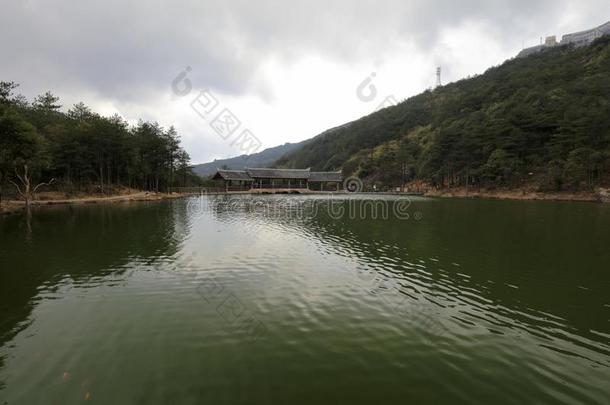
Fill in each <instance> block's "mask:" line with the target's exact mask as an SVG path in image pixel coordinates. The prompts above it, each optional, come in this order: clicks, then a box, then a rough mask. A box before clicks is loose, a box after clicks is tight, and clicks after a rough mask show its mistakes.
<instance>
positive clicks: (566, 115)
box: [276, 37, 610, 191]
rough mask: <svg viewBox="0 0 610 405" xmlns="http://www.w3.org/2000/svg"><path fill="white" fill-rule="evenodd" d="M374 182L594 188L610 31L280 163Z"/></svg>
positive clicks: (439, 93) (603, 141)
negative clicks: (337, 171)
mask: <svg viewBox="0 0 610 405" xmlns="http://www.w3.org/2000/svg"><path fill="white" fill-rule="evenodd" d="M276 165H277V166H281V167H292V168H300V167H312V168H313V169H316V170H336V169H343V172H344V175H346V176H348V175H357V176H359V177H361V178H363V179H364V180H365V181H366V182H367V183H368V184H373V183H374V184H377V185H379V186H386V187H397V186H399V185H400V184H401V183H402V181H403V179H404V180H405V182H409V181H423V182H426V183H428V184H429V185H431V186H435V187H439V188H442V187H451V186H466V185H468V186H479V187H491V188H493V187H503V188H519V187H525V186H528V187H532V186H533V187H536V188H537V189H539V190H548V191H566V190H587V189H591V188H593V187H595V186H597V185H601V184H605V183H607V181H608V177H609V166H610V37H606V38H602V39H600V40H598V41H596V42H595V43H593V44H592V45H591V46H588V47H585V48H579V49H573V48H569V47H559V48H555V49H550V50H548V51H545V52H543V53H540V54H538V55H533V56H530V57H527V58H523V59H513V60H509V61H507V62H506V63H504V64H503V65H501V66H499V67H494V68H491V69H489V70H488V71H487V72H485V73H484V74H482V75H480V76H477V77H474V78H471V79H466V80H462V81H459V82H456V83H453V84H450V85H447V86H444V87H442V88H439V89H436V90H434V91H427V92H425V93H423V94H420V95H418V96H415V97H413V98H410V99H408V100H406V101H404V102H402V103H400V104H399V105H397V106H394V107H390V108H387V109H384V110H382V111H379V112H377V113H374V114H372V115H369V116H367V117H364V118H362V119H360V120H358V121H355V122H353V123H351V124H349V125H346V126H343V127H341V128H339V129H337V130H336V131H333V132H332V133H328V134H323V135H320V136H318V137H316V138H314V139H313V140H312V141H311V142H309V143H307V144H306V145H304V146H303V147H302V148H301V149H300V150H298V151H296V152H294V153H292V154H289V155H287V156H285V157H284V158H282V159H280V160H279V161H278V162H277V163H276Z"/></svg>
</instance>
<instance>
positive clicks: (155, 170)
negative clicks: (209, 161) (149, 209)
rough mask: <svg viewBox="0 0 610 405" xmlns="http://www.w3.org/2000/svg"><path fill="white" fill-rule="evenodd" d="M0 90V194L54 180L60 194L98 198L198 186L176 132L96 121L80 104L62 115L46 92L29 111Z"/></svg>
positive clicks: (1, 85) (11, 92)
mask: <svg viewBox="0 0 610 405" xmlns="http://www.w3.org/2000/svg"><path fill="white" fill-rule="evenodd" d="M17 87H18V86H17V85H16V84H14V83H12V82H0V186H4V190H5V191H6V190H7V186H9V185H10V186H11V187H10V189H12V190H17V189H18V190H19V191H20V194H23V193H24V192H26V191H28V190H29V192H33V191H34V188H35V187H36V186H37V185H38V184H40V183H49V182H51V180H53V184H52V186H53V188H59V189H62V190H64V191H66V190H67V191H70V192H72V191H80V190H89V191H90V190H92V189H94V190H95V192H101V193H105V192H107V191H108V190H109V189H110V188H112V187H115V186H121V187H131V188H137V189H141V190H154V191H167V190H169V189H170V188H171V187H175V186H184V185H189V184H191V183H193V182H198V181H199V178H198V177H197V176H195V175H194V174H193V173H192V171H191V169H190V163H189V155H188V154H187V153H186V151H185V150H184V149H182V148H181V147H180V139H179V137H178V134H177V133H176V131H175V129H174V128H173V127H172V128H169V129H164V128H162V127H160V126H159V125H158V124H157V123H149V122H143V121H140V122H139V123H138V124H137V125H136V126H133V127H130V126H129V125H128V124H127V123H126V122H125V121H124V120H123V119H122V118H121V117H120V116H118V115H115V116H113V117H102V116H100V115H99V114H96V113H95V112H93V111H91V109H90V108H88V107H87V106H85V105H84V104H83V103H79V104H76V105H74V106H73V107H72V108H71V109H69V110H68V112H67V113H64V112H61V111H60V108H61V106H60V104H59V99H58V98H57V97H55V96H54V95H53V94H51V93H50V92H47V93H45V94H43V95H41V96H39V97H37V98H36V99H35V100H34V101H33V102H32V103H29V102H28V101H27V100H26V99H25V97H23V96H21V95H15V91H16V88H17Z"/></svg>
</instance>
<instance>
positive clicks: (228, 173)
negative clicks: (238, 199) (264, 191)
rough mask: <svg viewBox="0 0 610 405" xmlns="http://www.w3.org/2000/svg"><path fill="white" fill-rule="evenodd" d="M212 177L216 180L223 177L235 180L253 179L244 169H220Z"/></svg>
mask: <svg viewBox="0 0 610 405" xmlns="http://www.w3.org/2000/svg"><path fill="white" fill-rule="evenodd" d="M212 178H213V179H214V180H218V179H223V180H233V181H236V180H242V181H252V177H250V176H249V175H248V173H246V172H245V171H243V170H218V171H217V172H216V174H215V175H214V177H212Z"/></svg>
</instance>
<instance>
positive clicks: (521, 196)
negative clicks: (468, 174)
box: [424, 187, 610, 203]
mask: <svg viewBox="0 0 610 405" xmlns="http://www.w3.org/2000/svg"><path fill="white" fill-rule="evenodd" d="M424 195H425V196H427V197H442V198H488V199H496V200H540V201H585V202H606V203H610V194H609V191H608V190H606V189H598V190H597V191H594V192H593V191H589V192H586V191H583V192H540V191H531V190H519V189H516V190H515V189H511V190H508V189H507V190H499V189H496V190H487V189H473V188H470V189H467V188H465V187H458V188H446V189H439V190H428V191H427V192H426V193H425V194H424Z"/></svg>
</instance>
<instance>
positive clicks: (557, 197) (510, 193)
mask: <svg viewBox="0 0 610 405" xmlns="http://www.w3.org/2000/svg"><path fill="white" fill-rule="evenodd" d="M244 194H247V193H244ZM378 194H383V193H378ZM392 194H394V193H392ZM404 194H406V195H421V196H423V197H433V198H460V199H488V200H507V201H566V202H591V203H602V204H603V203H610V189H599V190H598V191H597V192H580V193H568V192H564V193H549V192H538V191H527V190H484V189H481V190H466V189H465V188H452V189H441V190H428V191H426V192H421V193H420V192H418V193H411V194H409V193H404ZM189 195H192V194H190V193H172V194H165V193H155V192H146V191H142V192H138V193H131V194H118V195H113V196H89V197H77V198H64V199H49V200H35V201H32V202H31V205H32V206H33V207H48V206H54V205H81V204H104V203H129V202H150V201H164V200H174V199H179V198H184V197H187V196H189ZM396 195H403V194H402V193H397V194H396ZM24 209H25V203H24V202H23V201H16V200H7V201H3V202H2V204H1V205H0V217H2V216H5V215H10V214H16V213H18V212H21V211H23V210H24Z"/></svg>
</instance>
